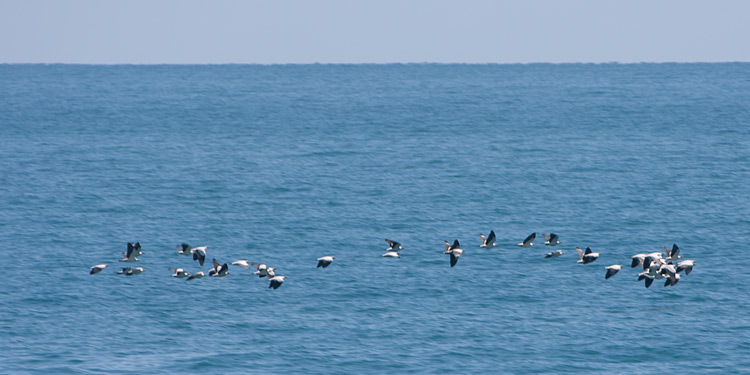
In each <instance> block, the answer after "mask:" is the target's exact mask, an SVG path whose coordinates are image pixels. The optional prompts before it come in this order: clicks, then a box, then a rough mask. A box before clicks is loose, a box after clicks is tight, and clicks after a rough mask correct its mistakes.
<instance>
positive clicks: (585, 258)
mask: <svg viewBox="0 0 750 375" xmlns="http://www.w3.org/2000/svg"><path fill="white" fill-rule="evenodd" d="M576 252H577V253H578V257H579V258H581V259H580V260H579V261H578V262H576V263H583V264H589V263H591V262H593V261H595V260H597V259H599V253H595V252H593V251H591V248H590V247H587V248H586V251H583V250H581V248H580V247H576Z"/></svg>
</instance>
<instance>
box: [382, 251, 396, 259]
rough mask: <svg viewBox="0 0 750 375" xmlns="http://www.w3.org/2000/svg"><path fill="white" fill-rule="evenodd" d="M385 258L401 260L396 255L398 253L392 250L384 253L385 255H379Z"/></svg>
mask: <svg viewBox="0 0 750 375" xmlns="http://www.w3.org/2000/svg"><path fill="white" fill-rule="evenodd" d="M381 256H384V257H386V258H401V255H399V254H398V251H395V250H392V251H386V252H385V254H383V255H381Z"/></svg>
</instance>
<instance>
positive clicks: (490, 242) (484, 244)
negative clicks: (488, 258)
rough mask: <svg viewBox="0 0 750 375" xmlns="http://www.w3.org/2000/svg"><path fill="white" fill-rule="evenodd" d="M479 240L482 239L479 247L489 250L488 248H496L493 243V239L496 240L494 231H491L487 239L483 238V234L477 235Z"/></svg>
mask: <svg viewBox="0 0 750 375" xmlns="http://www.w3.org/2000/svg"><path fill="white" fill-rule="evenodd" d="M479 238H481V239H482V244H481V245H479V247H486V248H490V247H495V246H497V244H496V243H495V239H496V238H495V231H494V230H491V231H490V234H489V235H488V236H487V237H485V236H484V234H481V233H479Z"/></svg>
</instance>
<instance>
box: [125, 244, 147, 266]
mask: <svg viewBox="0 0 750 375" xmlns="http://www.w3.org/2000/svg"><path fill="white" fill-rule="evenodd" d="M142 254H143V251H141V243H140V242H136V243H135V244H133V243H132V242H128V251H127V252H125V253H122V259H120V262H128V263H134V262H140V259H138V256H139V255H142Z"/></svg>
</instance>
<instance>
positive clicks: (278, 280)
mask: <svg viewBox="0 0 750 375" xmlns="http://www.w3.org/2000/svg"><path fill="white" fill-rule="evenodd" d="M285 279H286V276H274V277H271V278H269V279H268V281H269V282H270V283H269V284H268V287H269V288H270V289H279V287H280V286H281V284H283V283H284V280H285Z"/></svg>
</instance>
